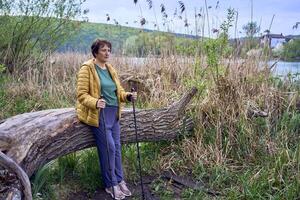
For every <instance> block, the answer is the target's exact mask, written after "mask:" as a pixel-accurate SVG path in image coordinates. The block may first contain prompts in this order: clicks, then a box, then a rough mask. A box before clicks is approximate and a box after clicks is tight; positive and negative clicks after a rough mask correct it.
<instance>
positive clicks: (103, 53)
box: [96, 45, 110, 63]
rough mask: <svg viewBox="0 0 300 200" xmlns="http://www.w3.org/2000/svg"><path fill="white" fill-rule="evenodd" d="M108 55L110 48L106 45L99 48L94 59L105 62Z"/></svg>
mask: <svg viewBox="0 0 300 200" xmlns="http://www.w3.org/2000/svg"><path fill="white" fill-rule="evenodd" d="M109 55H110V48H109V47H108V46H107V45H104V46H103V47H100V48H99V51H98V54H96V59H97V60H99V61H100V62H104V63H105V62H107V61H108V59H109Z"/></svg>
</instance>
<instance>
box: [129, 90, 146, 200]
mask: <svg viewBox="0 0 300 200" xmlns="http://www.w3.org/2000/svg"><path fill="white" fill-rule="evenodd" d="M131 92H135V89H134V88H131ZM131 102H132V109H133V119H134V128H135V142H136V148H137V159H138V163H139V171H140V181H141V188H142V199H143V200H145V192H144V186H143V178H142V167H141V156H140V147H139V141H138V134H137V127H136V117H135V105H134V100H133V98H132V96H131Z"/></svg>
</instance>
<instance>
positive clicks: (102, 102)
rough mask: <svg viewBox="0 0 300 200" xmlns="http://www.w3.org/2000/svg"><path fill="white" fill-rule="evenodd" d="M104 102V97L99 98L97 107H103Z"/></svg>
mask: <svg viewBox="0 0 300 200" xmlns="http://www.w3.org/2000/svg"><path fill="white" fill-rule="evenodd" d="M105 105H106V102H105V100H104V99H99V100H98V101H97V108H105Z"/></svg>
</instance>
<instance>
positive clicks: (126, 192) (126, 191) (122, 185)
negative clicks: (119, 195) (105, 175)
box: [119, 181, 132, 197]
mask: <svg viewBox="0 0 300 200" xmlns="http://www.w3.org/2000/svg"><path fill="white" fill-rule="evenodd" d="M119 187H120V189H121V191H122V192H123V194H124V195H125V196H126V197H130V196H131V195H132V194H131V192H130V190H129V189H128V187H127V186H126V183H125V181H121V182H120V183H119Z"/></svg>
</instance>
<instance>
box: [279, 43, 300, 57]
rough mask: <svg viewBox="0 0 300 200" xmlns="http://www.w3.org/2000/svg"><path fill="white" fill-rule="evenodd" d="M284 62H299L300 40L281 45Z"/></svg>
mask: <svg viewBox="0 0 300 200" xmlns="http://www.w3.org/2000/svg"><path fill="white" fill-rule="evenodd" d="M282 57H283V59H284V60H291V61H292V60H300V39H292V40H290V41H289V42H288V43H286V44H284V45H283V52H282Z"/></svg>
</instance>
